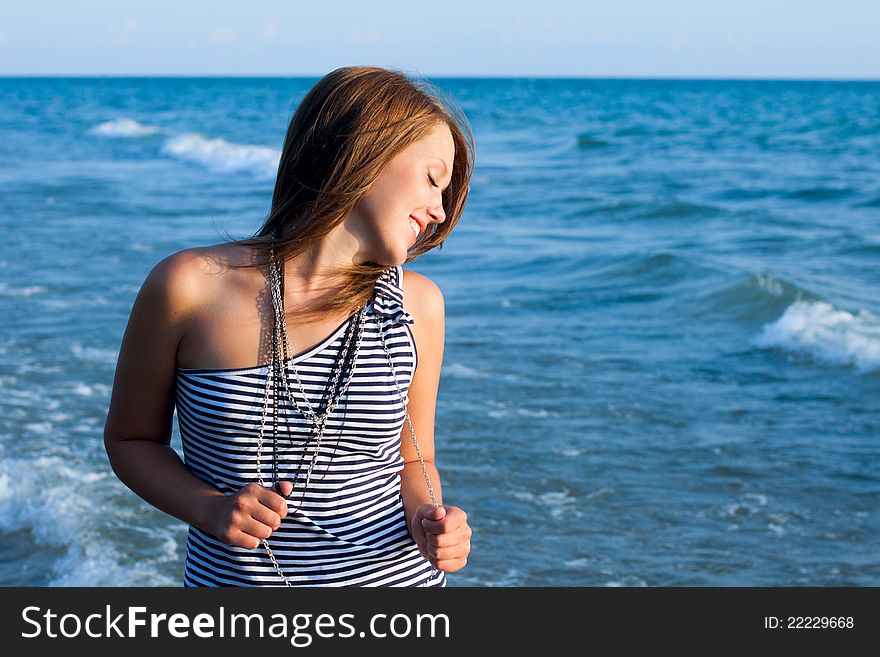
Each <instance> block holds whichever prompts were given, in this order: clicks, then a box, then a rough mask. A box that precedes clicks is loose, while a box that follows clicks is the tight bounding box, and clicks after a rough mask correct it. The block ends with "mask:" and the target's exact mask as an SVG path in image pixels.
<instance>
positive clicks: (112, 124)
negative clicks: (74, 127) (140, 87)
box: [87, 117, 169, 137]
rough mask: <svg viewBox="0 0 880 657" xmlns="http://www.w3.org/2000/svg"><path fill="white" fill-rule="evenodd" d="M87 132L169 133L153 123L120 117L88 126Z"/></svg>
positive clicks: (106, 134)
mask: <svg viewBox="0 0 880 657" xmlns="http://www.w3.org/2000/svg"><path fill="white" fill-rule="evenodd" d="M87 134H90V135H98V136H100V137H150V136H152V135H158V134H169V131H168V130H165V129H164V128H160V127H158V126H155V125H146V124H144V123H140V122H139V121H135V120H134V119H128V118H125V117H121V118H118V119H112V120H111V121H104V122H103V123H100V124H98V125H96V126H94V127H92V128H90V129H89V130H88V132H87Z"/></svg>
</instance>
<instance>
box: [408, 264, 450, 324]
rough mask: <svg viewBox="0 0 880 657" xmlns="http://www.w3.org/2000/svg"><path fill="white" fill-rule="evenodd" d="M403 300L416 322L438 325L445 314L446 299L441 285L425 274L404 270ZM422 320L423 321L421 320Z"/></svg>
mask: <svg viewBox="0 0 880 657" xmlns="http://www.w3.org/2000/svg"><path fill="white" fill-rule="evenodd" d="M401 286H402V288H403V301H404V305H405V306H406V309H407V312H409V314H411V315H412V316H413V319H414V320H416V324H422V325H423V326H425V325H435V326H436V325H437V323H438V322H442V320H443V318H444V314H445V300H444V298H443V292H442V291H441V290H440V287H439V286H438V285H437V284H436V283H435V282H434V281H432V280H431V279H430V278H428V277H427V276H425V275H424V274H420V273H418V272H415V271H410V270H409V269H404V270H403V282H402V285H401ZM420 320H421V321H420Z"/></svg>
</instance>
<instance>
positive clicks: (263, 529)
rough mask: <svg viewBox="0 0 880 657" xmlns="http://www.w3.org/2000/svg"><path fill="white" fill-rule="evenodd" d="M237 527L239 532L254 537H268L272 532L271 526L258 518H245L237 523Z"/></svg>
mask: <svg viewBox="0 0 880 657" xmlns="http://www.w3.org/2000/svg"><path fill="white" fill-rule="evenodd" d="M238 529H239V531H241V532H244V533H245V534H247V535H249V536H253V537H254V538H269V537H270V536H272V532H273V531H274V530H273V529H272V527H271V526H269V525H267V524H265V523H263V522H260V521H259V520H255V519H254V518H246V519H244V520H243V521H242V522H241V523H240V524H239V525H238Z"/></svg>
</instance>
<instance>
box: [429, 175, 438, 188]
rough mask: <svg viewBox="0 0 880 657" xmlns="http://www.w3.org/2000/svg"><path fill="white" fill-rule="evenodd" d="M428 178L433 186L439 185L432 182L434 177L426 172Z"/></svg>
mask: <svg viewBox="0 0 880 657" xmlns="http://www.w3.org/2000/svg"><path fill="white" fill-rule="evenodd" d="M428 180H430V181H431V184H432V185H434V187H439V185H438V184H437V183H436V182H434V179H433V178H432V177H431V174H430V173H429V174H428Z"/></svg>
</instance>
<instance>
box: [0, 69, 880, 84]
mask: <svg viewBox="0 0 880 657" xmlns="http://www.w3.org/2000/svg"><path fill="white" fill-rule="evenodd" d="M328 72H329V71H328ZM324 75H326V73H320V74H305V73H296V74H289V75H288V74H264V73H39V74H35V73H2V74H0V79H16V78H19V79H37V78H95V79H97V78H201V79H204V78H224V79H230V78H258V79H285V80H291V79H319V78H322V77H323V76H324ZM417 75H418V77H422V78H429V79H436V80H444V79H445V80H474V79H485V80H507V79H510V80H670V81H671V80H681V81H717V82H725V81H741V82H762V81H763V82H880V76H878V77H809V76H751V75H741V76H740V75H733V76H704V75H696V76H690V75H652V74H638V75H619V74H607V75H605V74H601V75H598V74H597V75H552V74H547V75H513V74H511V75H494V74H493V75H429V74H417Z"/></svg>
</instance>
